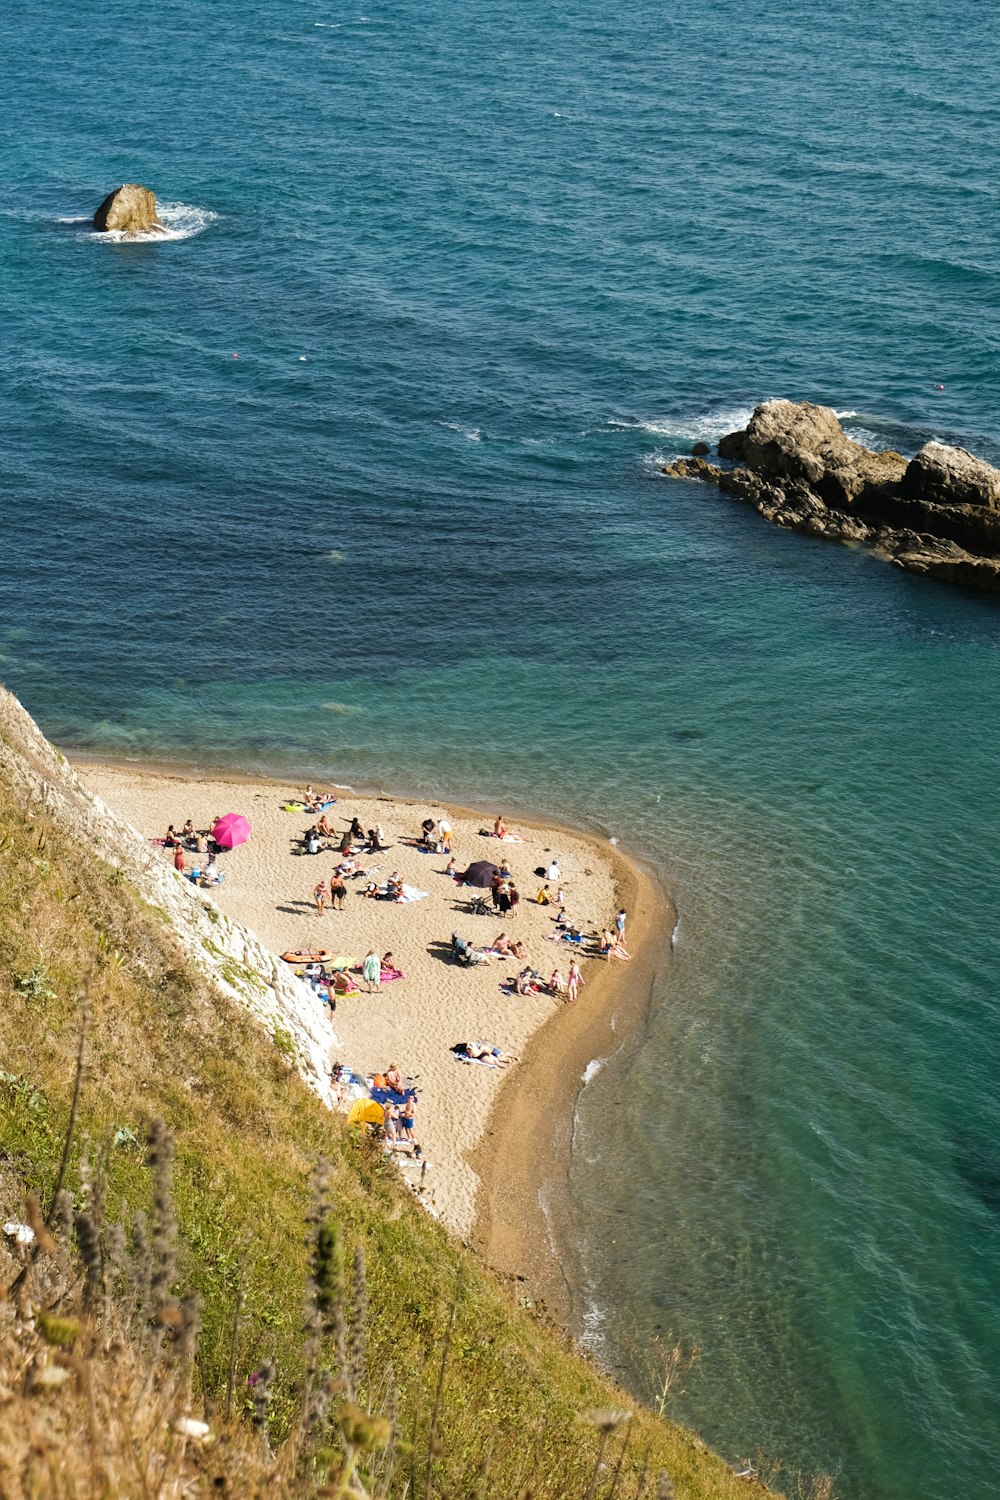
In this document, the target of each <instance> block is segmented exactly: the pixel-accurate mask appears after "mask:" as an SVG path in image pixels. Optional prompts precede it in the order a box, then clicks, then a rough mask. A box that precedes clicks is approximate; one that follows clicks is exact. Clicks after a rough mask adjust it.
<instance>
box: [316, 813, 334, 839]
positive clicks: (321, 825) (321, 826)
mask: <svg viewBox="0 0 1000 1500" xmlns="http://www.w3.org/2000/svg"><path fill="white" fill-rule="evenodd" d="M316 832H317V833H321V834H322V835H323V837H324V838H325V839H332V838H336V836H337V830H336V829H335V828H331V827H330V824H329V821H328V819H327V816H326V813H324V814H323V816H322V817H321V818H320V820H319V822H318V823H317V824H316Z"/></svg>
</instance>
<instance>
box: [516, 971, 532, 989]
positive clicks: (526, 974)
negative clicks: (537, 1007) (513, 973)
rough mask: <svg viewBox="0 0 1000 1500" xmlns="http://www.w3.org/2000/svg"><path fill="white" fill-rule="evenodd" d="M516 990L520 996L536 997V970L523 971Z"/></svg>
mask: <svg viewBox="0 0 1000 1500" xmlns="http://www.w3.org/2000/svg"><path fill="white" fill-rule="evenodd" d="M514 988H515V989H516V991H517V993H518V994H519V995H534V994H535V993H536V986H535V971H534V969H522V970H521V972H520V974H518V976H517V982H516V983H515V985H514Z"/></svg>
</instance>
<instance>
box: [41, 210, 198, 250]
mask: <svg viewBox="0 0 1000 1500" xmlns="http://www.w3.org/2000/svg"><path fill="white" fill-rule="evenodd" d="M156 212H157V214H158V215H159V218H160V222H161V224H162V225H163V228H162V229H154V230H152V231H151V232H150V233H149V234H124V233H123V232H122V231H121V230H120V229H101V230H97V229H94V230H92V232H91V235H90V238H91V239H94V240H110V241H111V243H112V244H115V245H119V244H121V243H122V242H123V241H125V242H127V243H128V244H137V245H158V244H160V243H162V242H163V241H165V240H189V239H192V238H193V237H194V235H196V234H201V233H202V232H203V231H204V230H206V229H207V228H208V226H209V225H210V224H214V223H215V221H216V219H217V218H218V217H219V215H218V214H216V213H213V212H212V210H211V209H210V208H198V207H196V206H195V205H194V204H192V203H158V204H157V205H156ZM93 222H94V221H93V217H92V216H91V215H90V214H83V215H78V214H75V215H73V216H72V217H70V218H59V219H57V220H56V223H57V224H78V225H79V226H80V227H81V228H82V227H83V226H84V225H90V224H93Z"/></svg>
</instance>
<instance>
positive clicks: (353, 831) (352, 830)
mask: <svg viewBox="0 0 1000 1500" xmlns="http://www.w3.org/2000/svg"><path fill="white" fill-rule="evenodd" d="M347 831H348V833H349V834H350V835H351V843H352V844H353V843H355V842H357V843H359V844H363V843H364V838H365V830H364V829H363V828H362V826H361V824H360V823H359V822H358V819H357V816H356V815H355V817H353V818H352V819H351V821H350V824H349V825H348V829H347Z"/></svg>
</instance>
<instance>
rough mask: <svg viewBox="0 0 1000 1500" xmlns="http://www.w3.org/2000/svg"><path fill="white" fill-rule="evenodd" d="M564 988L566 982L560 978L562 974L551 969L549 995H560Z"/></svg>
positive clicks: (557, 970)
mask: <svg viewBox="0 0 1000 1500" xmlns="http://www.w3.org/2000/svg"><path fill="white" fill-rule="evenodd" d="M565 988H566V981H565V979H564V978H563V977H562V973H561V972H560V970H559V969H553V970H552V973H551V975H550V976H549V993H550V994H551V995H561V994H562V993H563V991H564V990H565Z"/></svg>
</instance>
